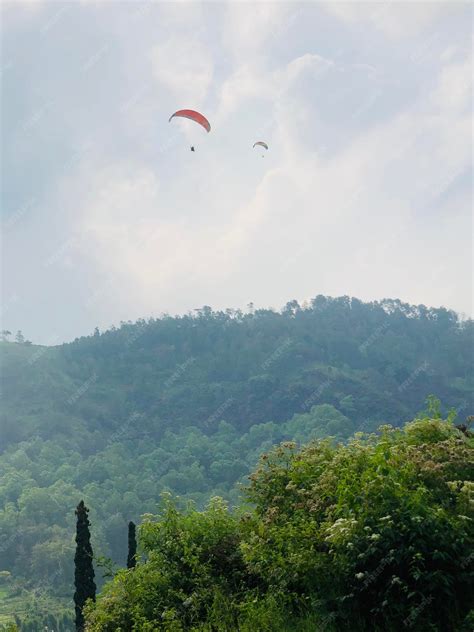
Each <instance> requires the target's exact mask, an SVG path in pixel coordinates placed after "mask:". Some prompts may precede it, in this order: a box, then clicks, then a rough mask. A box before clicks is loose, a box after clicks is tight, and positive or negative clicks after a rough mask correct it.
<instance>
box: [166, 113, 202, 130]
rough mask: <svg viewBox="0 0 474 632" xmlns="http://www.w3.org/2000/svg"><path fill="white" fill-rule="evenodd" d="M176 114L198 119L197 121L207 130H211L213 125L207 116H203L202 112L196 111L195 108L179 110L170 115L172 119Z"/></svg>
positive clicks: (194, 119) (193, 119)
mask: <svg viewBox="0 0 474 632" xmlns="http://www.w3.org/2000/svg"><path fill="white" fill-rule="evenodd" d="M175 116H176V117H182V118H188V119H191V120H192V121H196V123H199V125H202V126H203V127H204V129H205V130H206V131H207V132H210V131H211V125H210V123H209V121H208V120H207V118H206V117H205V116H203V115H202V114H200V113H199V112H196V111H195V110H178V111H177V112H175V113H174V114H172V115H171V116H170V121H171V119H172V118H174V117H175Z"/></svg>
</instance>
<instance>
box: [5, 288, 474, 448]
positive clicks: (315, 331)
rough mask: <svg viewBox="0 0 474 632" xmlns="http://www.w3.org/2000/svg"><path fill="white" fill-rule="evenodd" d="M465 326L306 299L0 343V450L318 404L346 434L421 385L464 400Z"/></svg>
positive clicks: (395, 308) (412, 406) (392, 411)
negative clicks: (60, 339) (341, 421)
mask: <svg viewBox="0 0 474 632" xmlns="http://www.w3.org/2000/svg"><path fill="white" fill-rule="evenodd" d="M472 332H473V327H472V321H468V322H464V323H462V324H461V323H460V322H459V321H458V318H457V316H456V314H454V313H453V312H450V311H447V310H445V309H427V308H425V307H424V306H417V307H415V306H411V305H407V304H404V303H401V302H400V301H397V300H385V301H382V302H374V303H362V302H361V301H359V300H357V299H353V298H352V299H350V298H348V297H342V298H336V299H332V298H328V297H323V296H318V297H317V298H316V299H314V300H313V301H312V302H311V305H309V306H305V307H300V306H299V305H298V303H297V302H296V301H292V302H290V303H288V304H287V305H286V306H285V308H284V309H283V310H282V311H281V312H275V311H270V310H258V311H256V312H255V313H246V314H243V313H242V312H240V311H235V310H226V312H213V311H212V310H211V309H210V308H208V307H204V308H203V309H200V310H197V312H196V314H195V315H186V316H182V317H169V316H164V317H162V318H160V319H151V320H148V321H144V320H141V321H138V322H136V323H122V325H121V326H120V328H119V329H115V328H112V329H111V330H109V331H107V332H105V333H102V334H99V332H98V331H97V330H96V332H95V335H93V336H90V337H84V338H80V339H77V340H76V341H74V342H73V343H71V344H65V345H62V346H59V347H54V348H48V349H47V348H41V347H35V346H21V345H17V344H6V345H3V349H2V351H3V353H2V355H3V366H2V374H3V388H4V406H3V415H4V417H3V419H2V421H1V429H2V439H3V445H2V448H5V447H8V446H9V445H11V444H15V443H17V442H19V441H21V440H24V439H29V438H31V437H32V436H39V437H41V438H43V439H54V440H57V441H60V442H61V443H63V442H64V441H66V443H67V444H68V445H69V446H74V447H75V448H76V449H78V450H79V451H80V452H81V453H82V452H84V453H91V452H93V451H97V450H100V449H101V448H102V447H103V446H104V445H105V444H106V443H108V442H109V441H110V439H111V437H113V438H115V439H121V440H125V439H126V440H133V439H140V438H153V439H156V438H160V437H162V436H163V433H164V432H165V430H166V429H171V430H173V431H179V430H181V429H183V428H186V427H188V426H195V427H198V428H200V429H202V430H203V431H204V432H205V433H206V434H209V433H212V432H213V431H215V430H216V428H217V426H218V424H219V421H220V420H222V419H225V420H226V421H228V422H229V423H231V424H232V425H233V426H234V427H235V428H237V429H238V430H239V431H240V432H245V431H247V430H248V429H249V428H250V427H251V426H252V425H254V424H256V423H262V422H265V421H274V422H283V421H286V420H289V419H290V418H291V417H292V416H293V415H294V414H298V413H304V412H307V411H309V410H310V408H311V407H312V406H313V405H318V404H322V403H325V404H331V405H332V406H334V407H335V408H336V409H337V410H339V411H340V412H341V413H342V414H343V415H345V416H346V417H347V418H348V420H349V421H348V426H347V428H338V429H337V432H336V434H341V435H345V436H347V434H348V433H350V432H353V431H354V430H357V429H359V428H361V426H363V428H364V429H366V428H367V427H368V426H370V427H373V426H374V424H375V425H376V424H377V423H379V422H383V421H386V422H392V423H396V424H398V423H401V422H402V421H404V420H406V419H409V418H411V417H413V415H414V414H415V413H416V412H417V411H418V410H420V408H421V407H422V406H423V402H424V400H425V398H426V396H427V394H428V393H431V392H434V393H436V394H437V395H438V396H439V397H440V399H441V400H442V402H443V404H444V405H445V406H447V407H454V408H456V409H461V410H464V409H466V407H467V404H468V398H469V394H470V393H472V391H473V389H472V382H471V383H470V382H469V377H471V378H472V370H471V369H472V360H471V358H472V355H471V352H472ZM61 437H63V438H61ZM92 438H93V440H91V439H92Z"/></svg>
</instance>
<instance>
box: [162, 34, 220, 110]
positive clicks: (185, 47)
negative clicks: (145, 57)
mask: <svg viewBox="0 0 474 632" xmlns="http://www.w3.org/2000/svg"><path fill="white" fill-rule="evenodd" d="M152 67H153V73H154V76H155V78H156V79H158V81H159V82H160V83H161V84H162V85H163V87H164V88H165V89H167V90H170V91H171V92H172V94H173V96H174V97H175V100H176V103H177V104H185V105H184V106H183V107H186V104H188V103H191V104H194V107H200V106H201V105H202V104H203V102H204V100H205V98H206V96H207V93H208V90H209V87H210V85H211V81H212V77H213V60H212V57H211V54H210V52H209V50H208V49H207V47H206V46H205V45H204V44H203V43H202V42H200V41H199V39H198V38H197V37H193V36H190V37H186V36H183V37H170V38H169V39H168V40H166V41H165V42H164V43H163V44H158V45H156V46H155V47H154V48H153V51H152Z"/></svg>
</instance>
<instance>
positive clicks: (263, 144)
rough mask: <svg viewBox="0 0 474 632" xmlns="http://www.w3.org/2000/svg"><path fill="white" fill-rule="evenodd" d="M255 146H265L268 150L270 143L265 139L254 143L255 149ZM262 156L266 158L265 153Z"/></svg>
mask: <svg viewBox="0 0 474 632" xmlns="http://www.w3.org/2000/svg"><path fill="white" fill-rule="evenodd" d="M255 147H263V148H264V149H266V150H267V151H268V145H267V143H264V142H263V140H258V141H257V142H256V143H254V144H253V149H255ZM262 158H265V155H264V154H262Z"/></svg>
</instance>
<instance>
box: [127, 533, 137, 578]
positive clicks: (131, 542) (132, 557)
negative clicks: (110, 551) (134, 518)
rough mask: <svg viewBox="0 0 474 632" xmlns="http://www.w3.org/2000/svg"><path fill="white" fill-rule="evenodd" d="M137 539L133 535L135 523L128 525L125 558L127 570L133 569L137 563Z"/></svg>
mask: <svg viewBox="0 0 474 632" xmlns="http://www.w3.org/2000/svg"><path fill="white" fill-rule="evenodd" d="M136 555H137V538H136V535H135V523H133V522H129V523H128V556H127V568H135V565H136V563H137V560H136Z"/></svg>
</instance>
